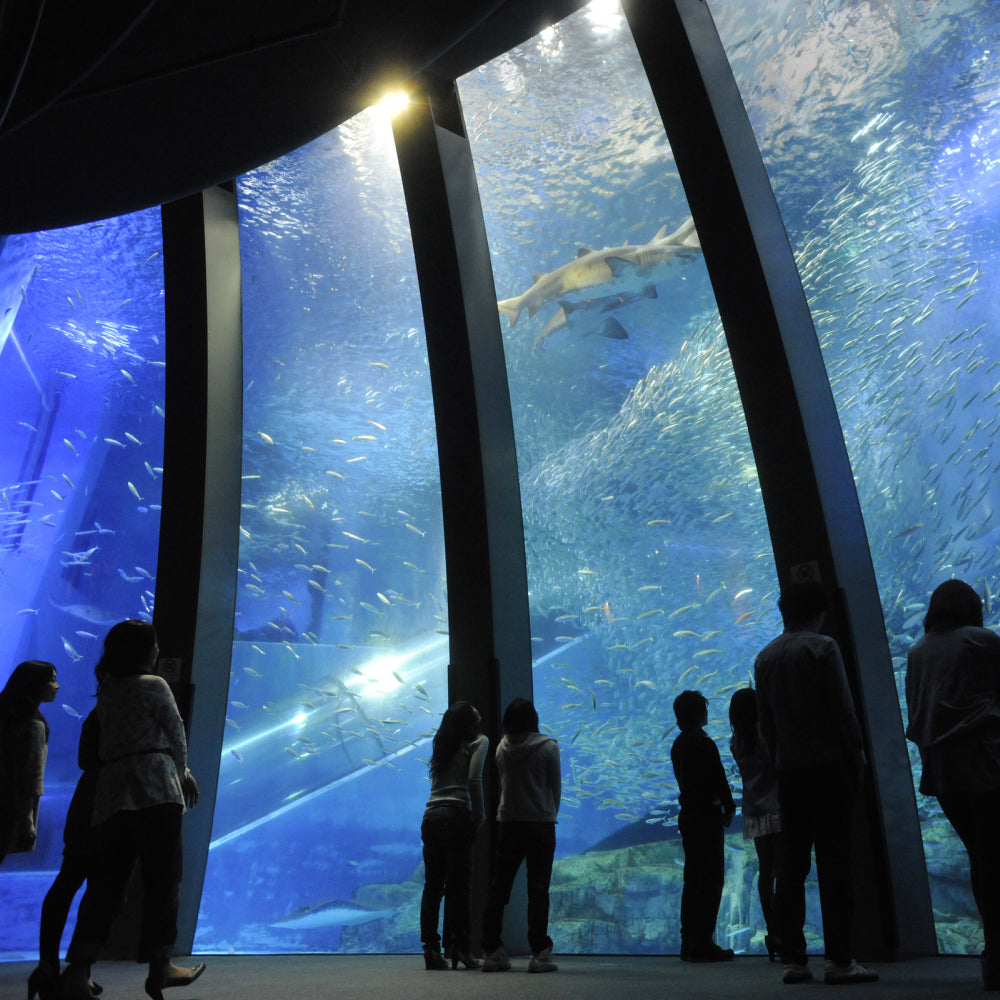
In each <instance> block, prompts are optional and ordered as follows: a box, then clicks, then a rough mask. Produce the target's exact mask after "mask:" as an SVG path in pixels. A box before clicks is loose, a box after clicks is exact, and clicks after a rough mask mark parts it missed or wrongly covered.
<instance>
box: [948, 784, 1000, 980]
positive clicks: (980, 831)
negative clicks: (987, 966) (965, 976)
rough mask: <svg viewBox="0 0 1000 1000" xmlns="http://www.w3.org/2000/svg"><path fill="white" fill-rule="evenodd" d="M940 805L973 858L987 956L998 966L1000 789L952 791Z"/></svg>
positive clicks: (971, 871) (972, 871)
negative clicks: (999, 831) (999, 824)
mask: <svg viewBox="0 0 1000 1000" xmlns="http://www.w3.org/2000/svg"><path fill="white" fill-rule="evenodd" d="M938 802H940V804H941V809H942V810H943V812H944V814H945V816H947V817H948V822H950V823H951V825H952V826H953V827H954V828H955V832H956V833H957V834H958V835H959V837H960V838H961V840H962V843H963V844H964V845H965V850H966V852H967V853H968V855H969V876H970V878H971V880H972V895H973V897H974V898H975V900H976V907H977V909H978V910H979V916H980V919H981V920H982V921H983V943H984V946H985V947H984V951H983V954H984V955H985V956H986V958H987V959H988V960H989V961H990V962H991V963H992V964H996V963H997V962H998V961H1000V854H998V852H997V830H1000V826H998V823H1000V789H995V790H993V791H990V792H952V793H950V794H947V795H939V796H938Z"/></svg>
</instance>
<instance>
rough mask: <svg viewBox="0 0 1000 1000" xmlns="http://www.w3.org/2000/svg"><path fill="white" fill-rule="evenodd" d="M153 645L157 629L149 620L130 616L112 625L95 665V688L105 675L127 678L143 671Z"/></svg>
mask: <svg viewBox="0 0 1000 1000" xmlns="http://www.w3.org/2000/svg"><path fill="white" fill-rule="evenodd" d="M155 646H156V630H155V629H154V628H153V626H152V625H150V623H149V622H144V621H142V620H141V619H139V618H129V619H128V621H124V622H119V623H118V624H117V625H112V626H111V628H110V629H109V630H108V634H107V635H106V636H105V637H104V652H103V653H102V654H101V658H100V660H98V661H97V666H96V667H94V675H95V676H96V677H97V687H98V690H100V687H101V683H102V681H103V680H104V678H105V677H129V676H131V675H132V674H141V673H143V671H144V670H145V669H146V667H147V665H148V663H149V654H150V653H151V652H152V651H153V649H154V647H155Z"/></svg>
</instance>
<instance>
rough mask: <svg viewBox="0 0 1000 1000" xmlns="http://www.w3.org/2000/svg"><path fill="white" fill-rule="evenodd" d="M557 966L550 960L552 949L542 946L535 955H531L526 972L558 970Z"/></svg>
mask: <svg viewBox="0 0 1000 1000" xmlns="http://www.w3.org/2000/svg"><path fill="white" fill-rule="evenodd" d="M558 971H559V966H558V965H556V963H555V962H553V961H552V949H551V948H543V949H542V950H541V951H540V952H538V954H537V955H532V956H531V961H530V962H528V972H558Z"/></svg>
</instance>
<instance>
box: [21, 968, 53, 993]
mask: <svg viewBox="0 0 1000 1000" xmlns="http://www.w3.org/2000/svg"><path fill="white" fill-rule="evenodd" d="M36 996H37V997H39V1000H56V998H57V997H58V996H59V976H58V975H55V976H54V975H53V974H52V973H51V972H46V971H45V970H44V969H43V968H42V967H41V966H38V967H37V968H36V969H35V970H34V971H33V972H32V973H31V975H30V976H28V1000H34V997H36Z"/></svg>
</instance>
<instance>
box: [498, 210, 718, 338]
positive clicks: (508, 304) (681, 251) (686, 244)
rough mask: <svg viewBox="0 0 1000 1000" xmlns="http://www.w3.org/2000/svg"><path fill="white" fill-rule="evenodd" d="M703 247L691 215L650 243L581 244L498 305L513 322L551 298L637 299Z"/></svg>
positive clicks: (562, 302) (562, 300)
mask: <svg viewBox="0 0 1000 1000" xmlns="http://www.w3.org/2000/svg"><path fill="white" fill-rule="evenodd" d="M700 251H701V242H700V241H699V239H698V233H697V231H696V230H695V228H694V221H693V219H691V218H690V217H689V218H688V219H686V220H685V221H684V222H682V223H681V225H680V226H679V227H678V228H677V229H676V230H675V231H674V232H673V233H671V234H670V235H667V227H666V226H664V227H663V228H662V229H660V231H659V232H658V233H657V234H656V235H655V236H654V237H653V238H652V239H651V240H650V241H649V242H648V243H638V244H636V245H635V246H630V245H628V244H625V246H619V247H610V248H608V249H606V250H590V249H588V248H586V247H581V248H580V250H579V252H578V254H577V257H576V259H575V260H572V261H570V262H569V263H568V264H563V265H562V267H557V268H556V269H555V270H554V271H548V272H546V273H544V274H536V275H535V278H534V284H532V286H531V287H530V288H529V289H528V290H527V291H526V292H523V293H522V294H521V295H518V296H515V297H514V298H511V299H503V300H501V301H499V302H497V308H498V309H499V310H500V312H502V313H503V314H504V316H506V317H507V318H508V319H509V320H510V325H511V326H513V325H514V324H515V323H516V322H517V319H518V317H519V316H520V315H521V312H522V311H523V310H524V309H527V310H528V315H529V316H534V315H535V313H536V312H538V310H539V309H540V308H541V307H542V306H543V305H545V303H546V302H549V301H551V300H553V299H554V300H557V301H558V302H559V304H560V305H561V306H562V307H563V309H564V310H565V308H566V304H567V303H571V304H572V303H579V302H587V301H591V302H593V301H602V302H603V303H604V304H608V299H609V298H614V297H617V296H624V297H626V300H630V299H635V298H638V297H640V296H642V295H644V294H648V289H649V288H650V286H653V285H655V284H656V283H657V282H658V281H662V280H663V279H664V277H666V272H667V269H668V268H669V267H671V266H672V265H674V264H679V263H687V262H688V261H690V260H693V259H694V256H695V255H696V254H697V253H700ZM622 304H623V305H624V304H625V302H624V301H623V302H622ZM550 332H551V331H550Z"/></svg>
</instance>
